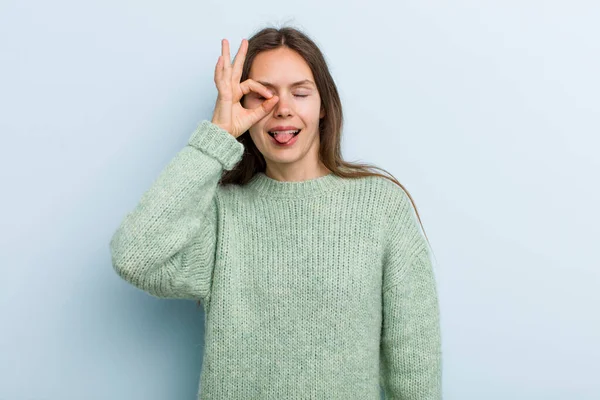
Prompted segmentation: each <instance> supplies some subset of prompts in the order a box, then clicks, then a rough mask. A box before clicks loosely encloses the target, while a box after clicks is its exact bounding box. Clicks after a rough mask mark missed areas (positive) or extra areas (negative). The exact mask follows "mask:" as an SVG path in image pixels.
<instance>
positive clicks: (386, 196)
mask: <svg viewBox="0 0 600 400" xmlns="http://www.w3.org/2000/svg"><path fill="white" fill-rule="evenodd" d="M243 152H244V146H243V144H242V143H241V142H239V141H238V140H237V139H236V138H235V137H234V136H233V135H231V134H230V133H229V132H227V131H226V130H223V129H221V128H220V127H218V126H217V125H215V124H213V123H212V122H210V121H208V120H204V121H202V122H200V123H199V124H198V126H197V128H196V129H195V130H194V131H193V133H192V135H191V137H190V138H189V141H188V143H187V144H186V145H185V146H184V147H183V149H181V150H180V151H179V152H178V153H177V154H176V155H175V156H174V158H173V159H172V160H171V161H170V162H169V163H168V165H166V167H165V168H164V169H163V170H162V171H161V172H160V174H159V175H158V177H157V178H156V180H155V181H154V183H153V184H152V185H151V186H150V188H149V189H148V190H147V191H146V192H145V193H144V194H143V195H142V196H141V200H140V201H139V203H138V204H137V205H136V207H135V208H134V209H133V210H131V211H130V212H129V213H128V214H127V215H126V216H125V217H124V219H123V220H122V222H121V223H120V225H119V227H118V228H117V230H116V232H115V233H114V234H113V237H112V239H111V241H110V250H111V255H112V265H113V268H114V269H115V271H116V272H117V273H118V275H119V276H120V277H122V278H123V279H124V280H126V281H127V282H129V283H131V284H132V285H134V286H135V287H137V288H139V289H141V290H144V291H145V292H147V293H149V294H151V295H153V296H155V297H160V298H179V299H193V300H201V301H202V304H203V306H204V312H205V313H204V315H205V320H204V321H205V343H204V355H203V360H202V370H201V374H200V382H199V383H200V385H199V392H198V399H201V400H204V399H210V400H238V399H240V400H242V399H243V400H248V399H265V400H266V399H303V400H304V399H327V400H335V399H340V400H342V399H343V400H354V399H355V400H376V399H379V396H380V385H381V386H382V388H383V390H384V392H385V394H386V398H387V399H411V400H429V399H436V400H437V399H441V396H442V394H441V391H442V389H441V387H442V379H441V335H440V327H439V308H438V298H437V289H436V284H435V278H434V273H433V268H432V262H431V257H430V250H429V247H428V245H427V242H426V240H425V238H424V236H423V234H422V231H421V230H420V227H419V224H418V222H417V219H416V215H415V213H414V209H413V207H412V204H411V202H410V200H409V198H408V195H407V194H406V193H405V192H404V191H403V190H402V189H401V188H400V187H399V186H398V185H396V184H394V183H393V182H391V181H389V180H388V179H385V178H383V177H380V176H378V177H374V176H370V177H362V178H342V177H339V176H337V175H335V174H334V173H333V172H330V173H329V174H327V175H324V176H320V177H317V178H312V179H308V180H304V181H294V182H285V181H278V180H276V179H273V178H270V177H268V176H267V175H265V173H263V172H258V173H256V174H255V175H254V176H253V177H252V179H251V180H250V181H249V182H248V183H246V184H244V185H220V184H219V183H218V182H219V179H220V177H221V175H222V173H223V171H224V170H231V169H233V168H235V166H236V164H237V163H238V162H239V161H240V160H241V158H242V154H243Z"/></svg>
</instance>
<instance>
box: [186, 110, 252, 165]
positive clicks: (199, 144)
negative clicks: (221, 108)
mask: <svg viewBox="0 0 600 400" xmlns="http://www.w3.org/2000/svg"><path fill="white" fill-rule="evenodd" d="M188 145H190V146H193V147H195V148H197V149H198V150H201V151H202V152H204V153H206V154H208V155H209V156H211V157H213V158H215V159H217V160H218V161H219V162H220V163H221V165H223V169H225V170H231V169H233V168H234V167H235V166H236V165H237V163H239V162H240V161H241V159H242V155H243V154H244V145H243V144H242V143H241V142H239V141H238V140H237V139H236V138H235V137H234V136H233V135H232V134H231V133H229V132H227V131H226V130H225V129H222V128H221V127H219V126H218V125H215V124H213V123H212V122H211V121H208V120H203V121H202V122H200V124H199V125H198V127H197V128H196V129H195V130H194V132H193V133H192V135H191V136H190V138H189V140H188Z"/></svg>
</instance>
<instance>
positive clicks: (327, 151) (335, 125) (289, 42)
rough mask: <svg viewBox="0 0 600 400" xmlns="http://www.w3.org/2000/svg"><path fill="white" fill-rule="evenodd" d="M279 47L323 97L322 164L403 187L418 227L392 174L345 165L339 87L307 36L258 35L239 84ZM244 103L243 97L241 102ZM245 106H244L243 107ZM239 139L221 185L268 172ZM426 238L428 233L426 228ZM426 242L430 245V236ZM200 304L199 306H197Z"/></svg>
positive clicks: (283, 31)
mask: <svg viewBox="0 0 600 400" xmlns="http://www.w3.org/2000/svg"><path fill="white" fill-rule="evenodd" d="M279 47H287V48H289V49H291V50H294V51H296V52H297V53H298V54H299V55H300V56H302V57H303V58H304V60H305V61H306V62H307V63H308V65H309V67H310V69H311V71H312V73H313V75H314V78H315V83H316V85H317V90H318V91H319V95H320V96H321V102H322V105H323V107H324V108H325V116H324V117H323V118H322V119H321V122H320V124H319V135H320V148H319V157H320V159H321V160H322V162H323V164H324V165H325V166H326V167H327V168H328V169H329V170H331V171H332V172H333V173H334V174H335V175H337V176H340V177H343V178H361V177H367V176H381V177H383V178H386V179H389V180H390V181H392V182H394V183H395V184H397V185H398V186H400V187H401V188H402V189H403V190H404V191H405V192H406V194H407V195H408V197H409V199H410V201H411V202H412V204H413V206H414V209H415V212H416V214H417V218H418V220H419V224H421V228H423V224H422V223H421V217H420V216H419V212H418V211H417V207H416V204H415V202H414V200H413V198H412V196H411V195H410V193H408V190H407V189H406V188H405V187H404V186H402V184H401V183H400V182H398V180H397V179H396V178H394V176H393V175H392V174H390V173H389V172H388V171H386V170H385V169H383V168H379V167H377V166H375V165H372V164H365V163H355V162H349V161H345V160H344V159H343V158H342V152H341V135H342V128H343V113H342V103H341V100H340V96H339V94H338V90H337V87H336V85H335V82H334V80H333V77H332V76H331V74H330V72H329V68H328V67H327V62H326V61H325V58H324V56H323V53H321V50H320V49H319V48H318V46H317V45H316V44H315V42H314V41H313V40H312V39H311V38H310V37H309V36H308V35H307V34H305V33H303V32H301V31H300V30H298V29H296V28H293V27H290V26H285V27H282V28H279V29H277V28H273V27H267V28H263V29H261V30H260V31H258V32H257V33H255V34H254V35H253V36H252V37H251V38H250V39H248V51H247V53H246V58H245V60H244V66H243V69H242V76H241V79H240V81H241V82H243V81H245V80H246V79H248V75H249V73H250V68H251V66H252V62H253V60H254V58H255V57H256V56H257V55H258V54H259V53H260V52H262V51H266V50H273V49H277V48H279ZM241 102H243V97H242V99H241ZM242 104H243V103H242ZM244 133H245V134H242V135H240V136H238V138H237V140H238V141H239V142H241V143H242V144H243V145H244V149H245V151H244V154H243V156H242V159H241V160H240V162H239V163H238V164H237V165H236V166H235V168H234V169H232V170H225V171H224V173H223V175H222V176H221V179H220V181H219V184H221V185H227V184H237V185H244V184H246V183H247V182H248V181H250V179H252V177H253V176H254V175H255V174H256V173H257V172H264V171H265V169H266V166H267V164H266V161H265V159H264V157H263V155H262V153H261V152H260V151H259V150H258V148H257V147H256V145H255V144H254V142H253V141H252V138H251V137H250V134H249V133H248V131H246V132H244ZM375 169H377V170H380V171H384V172H385V173H386V174H388V175H389V176H386V175H383V174H380V173H378V172H375V171H374V170H375ZM423 233H424V234H425V229H424V228H423ZM425 238H426V239H427V242H428V243H429V239H428V238H427V234H425ZM199 305H200V302H198V306H199Z"/></svg>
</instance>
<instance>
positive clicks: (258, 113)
mask: <svg viewBox="0 0 600 400" xmlns="http://www.w3.org/2000/svg"><path fill="white" fill-rule="evenodd" d="M278 101H279V97H277V96H273V97H271V98H270V99H267V100H265V101H263V102H262V104H261V105H260V106H259V107H256V108H255V109H254V111H253V112H252V119H253V120H254V121H253V123H256V122H257V121H259V120H261V119H262V118H263V117H264V116H265V115H267V114H268V113H270V112H271V110H272V109H273V107H275V104H277V102H278Z"/></svg>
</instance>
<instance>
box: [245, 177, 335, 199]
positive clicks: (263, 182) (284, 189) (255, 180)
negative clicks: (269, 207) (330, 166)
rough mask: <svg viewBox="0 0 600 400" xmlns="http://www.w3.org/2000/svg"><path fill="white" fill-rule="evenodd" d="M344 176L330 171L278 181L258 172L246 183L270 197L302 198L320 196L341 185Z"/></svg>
mask: <svg viewBox="0 0 600 400" xmlns="http://www.w3.org/2000/svg"><path fill="white" fill-rule="evenodd" d="M343 179H344V178H342V177H339V176H337V175H335V174H334V173H333V172H329V173H328V174H327V175H323V176H319V177H317V178H311V179H306V180H303V181H278V180H277V179H273V178H270V177H268V176H267V175H266V174H265V173H264V172H257V173H256V174H254V176H253V177H252V179H250V181H248V183H247V184H246V185H247V186H248V187H249V188H251V189H253V190H255V191H257V192H258V193H261V194H263V195H266V196H269V197H288V198H290V197H291V198H294V197H296V198H302V197H313V196H319V195H321V194H323V193H326V192H328V191H330V190H332V189H335V188H337V187H339V186H341V184H342V181H343Z"/></svg>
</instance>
